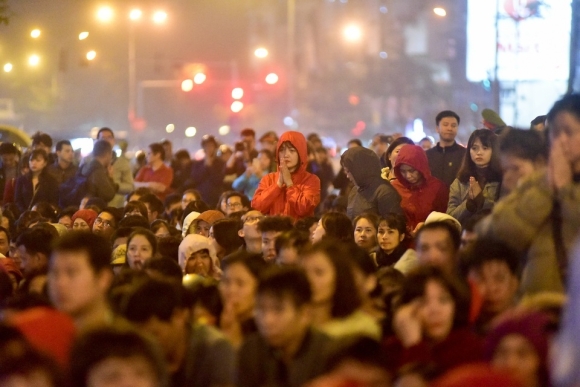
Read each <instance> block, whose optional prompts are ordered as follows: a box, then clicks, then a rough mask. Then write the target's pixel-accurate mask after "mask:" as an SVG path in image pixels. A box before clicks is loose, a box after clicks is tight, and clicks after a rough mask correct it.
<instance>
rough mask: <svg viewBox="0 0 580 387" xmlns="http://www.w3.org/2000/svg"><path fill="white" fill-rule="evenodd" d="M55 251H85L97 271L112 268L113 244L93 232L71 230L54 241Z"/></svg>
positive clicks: (92, 266)
mask: <svg viewBox="0 0 580 387" xmlns="http://www.w3.org/2000/svg"><path fill="white" fill-rule="evenodd" d="M44 243H46V242H44ZM53 252H84V253H86V255H87V257H88V263H89V265H90V266H91V268H92V269H93V270H94V272H95V273H98V272H100V271H102V270H110V269H111V244H110V243H109V241H107V240H106V239H105V238H103V237H101V236H99V235H96V234H93V233H87V232H81V231H70V232H68V233H66V234H65V235H63V236H62V237H61V238H60V239H58V240H57V241H56V242H55V243H54V246H53Z"/></svg>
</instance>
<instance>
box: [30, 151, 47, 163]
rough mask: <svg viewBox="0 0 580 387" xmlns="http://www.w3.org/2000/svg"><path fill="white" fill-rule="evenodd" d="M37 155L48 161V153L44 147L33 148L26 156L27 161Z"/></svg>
mask: <svg viewBox="0 0 580 387" xmlns="http://www.w3.org/2000/svg"><path fill="white" fill-rule="evenodd" d="M38 157H41V158H42V159H43V160H44V161H46V162H47V163H48V153H46V151H45V150H44V149H35V150H33V151H32V152H30V156H28V161H29V162H30V161H32V160H34V159H36V158H38Z"/></svg>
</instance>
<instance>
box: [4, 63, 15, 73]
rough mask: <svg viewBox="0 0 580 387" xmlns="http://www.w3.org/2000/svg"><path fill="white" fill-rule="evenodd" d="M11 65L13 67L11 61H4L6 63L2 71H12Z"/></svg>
mask: <svg viewBox="0 0 580 387" xmlns="http://www.w3.org/2000/svg"><path fill="white" fill-rule="evenodd" d="M12 67H13V66H12V63H6V64H5V65H4V72H5V73H9V72H10V71H12Z"/></svg>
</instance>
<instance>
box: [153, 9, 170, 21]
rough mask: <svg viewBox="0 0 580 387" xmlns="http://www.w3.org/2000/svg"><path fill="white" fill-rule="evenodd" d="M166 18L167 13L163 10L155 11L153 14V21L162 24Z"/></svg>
mask: <svg viewBox="0 0 580 387" xmlns="http://www.w3.org/2000/svg"><path fill="white" fill-rule="evenodd" d="M166 20H167V13H166V12H164V11H157V12H155V13H154V14H153V23H155V24H162V23H165V21H166Z"/></svg>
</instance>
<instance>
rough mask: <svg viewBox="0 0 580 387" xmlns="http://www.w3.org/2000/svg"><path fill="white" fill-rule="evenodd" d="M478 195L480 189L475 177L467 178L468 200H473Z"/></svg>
mask: <svg viewBox="0 0 580 387" xmlns="http://www.w3.org/2000/svg"><path fill="white" fill-rule="evenodd" d="M480 193H481V187H480V186H479V183H478V182H477V180H476V179H475V177H473V176H471V177H470V178H469V198H470V199H472V200H473V199H475V198H476V197H477V195H479V194H480Z"/></svg>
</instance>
